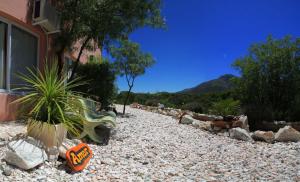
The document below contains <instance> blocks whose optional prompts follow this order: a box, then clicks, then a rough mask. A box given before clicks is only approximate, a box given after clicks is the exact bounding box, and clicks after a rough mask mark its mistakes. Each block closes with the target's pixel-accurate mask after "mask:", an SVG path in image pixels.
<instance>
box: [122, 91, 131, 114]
mask: <svg viewBox="0 0 300 182" xmlns="http://www.w3.org/2000/svg"><path fill="white" fill-rule="evenodd" d="M132 87H133V86H130V87H129V91H128V92H127V96H126V99H125V101H124V106H123V115H125V108H126V104H127V101H128V99H129V95H130V92H131V89H132Z"/></svg>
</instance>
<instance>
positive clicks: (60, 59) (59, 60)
mask: <svg viewBox="0 0 300 182" xmlns="http://www.w3.org/2000/svg"><path fill="white" fill-rule="evenodd" d="M56 55H57V66H58V75H59V76H60V77H61V76H62V75H63V67H64V51H63V50H62V51H58V52H57V53H56Z"/></svg>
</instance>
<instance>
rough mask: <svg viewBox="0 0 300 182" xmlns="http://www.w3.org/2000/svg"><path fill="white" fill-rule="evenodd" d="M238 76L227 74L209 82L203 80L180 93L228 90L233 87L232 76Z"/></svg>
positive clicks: (198, 93)
mask: <svg viewBox="0 0 300 182" xmlns="http://www.w3.org/2000/svg"><path fill="white" fill-rule="evenodd" d="M235 77H236V76H234V75H231V74H226V75H223V76H220V77H219V78H217V79H214V80H210V81H207V82H203V83H201V84H199V85H197V86H196V87H193V88H189V89H185V90H182V91H180V92H179V93H188V94H197V95H200V94H205V93H219V92H224V91H228V90H230V89H232V88H233V83H232V78H235Z"/></svg>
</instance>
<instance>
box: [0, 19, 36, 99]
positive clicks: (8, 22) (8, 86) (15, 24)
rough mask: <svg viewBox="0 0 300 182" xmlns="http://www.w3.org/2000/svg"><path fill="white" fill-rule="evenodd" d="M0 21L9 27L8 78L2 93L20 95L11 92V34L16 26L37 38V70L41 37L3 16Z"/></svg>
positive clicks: (7, 44) (7, 33)
mask: <svg viewBox="0 0 300 182" xmlns="http://www.w3.org/2000/svg"><path fill="white" fill-rule="evenodd" d="M0 21H1V22H3V23H5V24H6V25H7V32H6V41H7V42H6V68H5V69H6V75H5V78H6V81H5V82H6V85H5V89H1V88H0V93H20V92H16V91H13V90H11V88H10V80H11V45H12V44H11V43H12V42H11V32H12V26H15V27H17V28H19V29H21V30H23V31H25V32H27V33H29V34H30V35H32V36H34V37H36V38H37V55H36V61H37V63H36V65H37V69H39V66H40V65H39V63H40V60H39V58H40V36H39V35H38V34H37V33H35V32H33V31H31V30H29V29H28V28H26V27H24V26H21V25H19V24H17V23H15V22H13V21H11V20H8V19H6V18H4V17H2V16H0ZM20 94H24V93H20Z"/></svg>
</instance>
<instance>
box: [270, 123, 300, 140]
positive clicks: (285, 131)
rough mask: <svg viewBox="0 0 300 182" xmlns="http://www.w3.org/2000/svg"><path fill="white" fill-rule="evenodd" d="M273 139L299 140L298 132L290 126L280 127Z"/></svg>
mask: <svg viewBox="0 0 300 182" xmlns="http://www.w3.org/2000/svg"><path fill="white" fill-rule="evenodd" d="M275 140H276V141H278V142H299V141H300V132H299V131H297V130H295V129H294V128H292V127H291V126H285V127H284V128H280V129H279V130H278V132H277V133H276V134H275Z"/></svg>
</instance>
